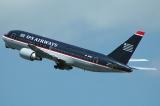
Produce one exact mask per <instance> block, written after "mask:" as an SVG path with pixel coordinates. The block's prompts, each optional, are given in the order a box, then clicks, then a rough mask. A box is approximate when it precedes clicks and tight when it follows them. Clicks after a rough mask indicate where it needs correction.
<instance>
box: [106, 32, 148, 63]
mask: <svg viewBox="0 0 160 106" xmlns="http://www.w3.org/2000/svg"><path fill="white" fill-rule="evenodd" d="M144 34H145V32H142V31H138V32H136V33H135V34H134V35H133V36H132V37H130V38H129V39H128V40H127V41H125V42H124V43H123V44H121V45H120V46H119V47H118V48H117V49H115V50H114V51H113V52H112V53H110V54H109V55H108V56H109V57H110V58H112V59H114V60H116V61H118V62H120V63H123V64H127V63H128V61H129V60H130V58H131V56H132V55H133V53H134V51H135V50H136V48H137V46H138V44H139V42H140V41H141V39H142V37H143V35H144Z"/></svg>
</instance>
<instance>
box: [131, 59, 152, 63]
mask: <svg viewBox="0 0 160 106" xmlns="http://www.w3.org/2000/svg"><path fill="white" fill-rule="evenodd" d="M147 61H149V60H147V59H130V60H129V62H147Z"/></svg>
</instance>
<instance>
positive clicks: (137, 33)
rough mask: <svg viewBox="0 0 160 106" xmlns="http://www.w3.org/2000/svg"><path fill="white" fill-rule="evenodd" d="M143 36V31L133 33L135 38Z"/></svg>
mask: <svg viewBox="0 0 160 106" xmlns="http://www.w3.org/2000/svg"><path fill="white" fill-rule="evenodd" d="M144 34H145V32H144V31H137V32H136V33H135V35H137V36H144Z"/></svg>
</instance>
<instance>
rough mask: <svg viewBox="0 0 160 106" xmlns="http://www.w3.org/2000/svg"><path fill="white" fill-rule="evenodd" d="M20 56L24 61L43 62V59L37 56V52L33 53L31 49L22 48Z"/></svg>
mask: <svg viewBox="0 0 160 106" xmlns="http://www.w3.org/2000/svg"><path fill="white" fill-rule="evenodd" d="M19 55H20V57H22V58H23V59H26V60H30V61H33V60H40V61H41V60H42V58H41V57H38V56H36V53H35V51H33V50H31V49H29V48H22V49H21V50H20V53H19Z"/></svg>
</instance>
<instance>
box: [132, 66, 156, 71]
mask: <svg viewBox="0 0 160 106" xmlns="http://www.w3.org/2000/svg"><path fill="white" fill-rule="evenodd" d="M132 68H133V69H136V70H146V71H157V70H158V69H157V68H147V67H132Z"/></svg>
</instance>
